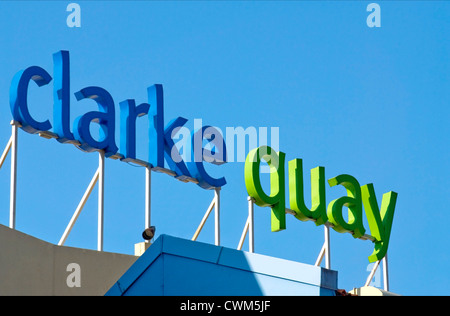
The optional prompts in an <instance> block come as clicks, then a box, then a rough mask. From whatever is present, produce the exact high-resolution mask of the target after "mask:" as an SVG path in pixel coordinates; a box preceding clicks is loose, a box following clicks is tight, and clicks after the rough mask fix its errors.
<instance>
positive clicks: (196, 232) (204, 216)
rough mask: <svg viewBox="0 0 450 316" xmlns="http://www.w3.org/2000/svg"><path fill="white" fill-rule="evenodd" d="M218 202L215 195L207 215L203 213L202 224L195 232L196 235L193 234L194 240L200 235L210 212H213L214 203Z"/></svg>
mask: <svg viewBox="0 0 450 316" xmlns="http://www.w3.org/2000/svg"><path fill="white" fill-rule="evenodd" d="M215 204H216V198H215V197H214V198H213V200H212V201H211V204H209V206H208V209H207V210H206V213H205V215H203V218H202V221H201V222H200V224H199V225H198V227H197V230H196V231H195V233H194V236H192V241H196V240H197V237H198V235H199V234H200V232H201V231H202V229H203V226H204V225H205V222H206V220H207V219H208V216H209V214H210V213H211V211H212V209H213V207H214V205H215Z"/></svg>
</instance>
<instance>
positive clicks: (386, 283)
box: [382, 254, 389, 291]
mask: <svg viewBox="0 0 450 316" xmlns="http://www.w3.org/2000/svg"><path fill="white" fill-rule="evenodd" d="M382 260H383V285H384V290H385V291H389V275H388V261H387V260H388V259H387V254H386V255H385V256H384V258H383V259H382Z"/></svg>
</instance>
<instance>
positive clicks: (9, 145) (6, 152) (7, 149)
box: [0, 136, 12, 168]
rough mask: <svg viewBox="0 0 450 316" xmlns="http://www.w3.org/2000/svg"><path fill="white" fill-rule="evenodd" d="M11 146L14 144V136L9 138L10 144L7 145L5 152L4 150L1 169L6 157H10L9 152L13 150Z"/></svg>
mask: <svg viewBox="0 0 450 316" xmlns="http://www.w3.org/2000/svg"><path fill="white" fill-rule="evenodd" d="M11 144H12V136H11V137H10V138H9V141H8V144H6V147H5V150H3V154H2V156H1V157H0V168H1V167H2V166H3V163H4V162H5V159H6V156H8V153H9V150H10V149H11Z"/></svg>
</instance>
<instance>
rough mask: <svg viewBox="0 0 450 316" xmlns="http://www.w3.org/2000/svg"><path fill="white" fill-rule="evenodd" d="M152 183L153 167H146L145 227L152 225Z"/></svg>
mask: <svg viewBox="0 0 450 316" xmlns="http://www.w3.org/2000/svg"><path fill="white" fill-rule="evenodd" d="M151 184H152V169H151V167H149V166H147V167H145V225H144V226H145V227H144V229H146V228H149V227H150V226H151V197H152V192H151Z"/></svg>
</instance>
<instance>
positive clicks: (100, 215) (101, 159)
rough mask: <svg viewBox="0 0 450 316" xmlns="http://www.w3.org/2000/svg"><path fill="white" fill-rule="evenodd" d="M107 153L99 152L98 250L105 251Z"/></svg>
mask: <svg viewBox="0 0 450 316" xmlns="http://www.w3.org/2000/svg"><path fill="white" fill-rule="evenodd" d="M104 180H105V152H104V151H102V150H101V151H99V157H98V232H97V250H98V251H103V209H104V185H105V182H104Z"/></svg>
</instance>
